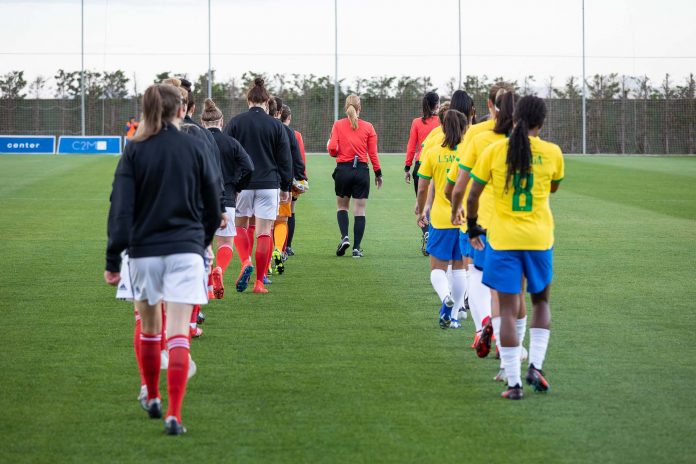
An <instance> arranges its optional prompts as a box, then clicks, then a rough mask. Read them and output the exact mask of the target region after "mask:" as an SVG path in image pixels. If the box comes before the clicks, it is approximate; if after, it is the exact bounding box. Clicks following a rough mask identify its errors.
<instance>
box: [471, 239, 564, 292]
mask: <svg viewBox="0 0 696 464" xmlns="http://www.w3.org/2000/svg"><path fill="white" fill-rule="evenodd" d="M486 248H488V251H487V253H486V263H485V266H484V268H483V283H484V285H486V286H488V287H490V288H492V289H493V290H497V291H499V292H502V293H512V294H515V293H520V292H521V291H522V276H524V277H526V278H527V291H528V292H529V293H539V292H541V291H542V290H544V289H545V288H546V287H548V286H549V285H550V284H551V279H552V277H553V248H551V249H548V250H500V251H497V250H494V249H493V248H491V246H490V245H488V246H487V247H486Z"/></svg>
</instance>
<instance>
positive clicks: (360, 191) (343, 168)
mask: <svg viewBox="0 0 696 464" xmlns="http://www.w3.org/2000/svg"><path fill="white" fill-rule="evenodd" d="M332 177H333V178H334V183H335V187H336V196H337V197H349V198H355V199H358V200H359V199H362V198H367V197H368V196H369V195H370V168H369V167H368V165H367V163H358V164H357V166H356V167H353V163H337V164H336V169H335V170H334V172H333V175H332Z"/></svg>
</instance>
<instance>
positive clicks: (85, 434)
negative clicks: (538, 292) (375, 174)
mask: <svg viewBox="0 0 696 464" xmlns="http://www.w3.org/2000/svg"><path fill="white" fill-rule="evenodd" d="M383 161H384V168H383V169H384V171H385V186H384V189H383V190H382V191H380V192H377V191H376V190H373V192H372V196H371V198H370V202H369V205H368V216H367V233H366V236H365V239H364V243H363V248H364V249H365V258H363V259H362V260H353V259H352V258H348V257H346V258H342V259H339V258H337V257H336V256H335V255H334V250H335V246H336V244H337V241H338V230H337V226H336V224H335V205H334V195H333V189H332V183H331V176H330V173H331V169H332V168H333V160H331V159H329V158H328V157H324V156H321V157H320V156H312V157H310V158H309V161H308V169H309V174H310V183H311V191H310V192H309V193H308V194H307V195H305V196H303V197H302V199H301V200H300V202H299V203H298V205H297V233H296V238H295V243H294V244H293V245H294V248H295V250H296V252H297V256H295V257H293V258H290V260H289V262H288V264H287V271H286V273H285V274H284V275H282V276H273V277H272V278H273V280H274V282H273V284H272V285H271V286H270V290H271V293H270V294H269V295H267V296H257V295H253V294H251V293H244V294H237V293H236V292H234V289H233V286H232V285H231V284H232V282H233V279H234V277H236V273H237V270H238V268H239V262H238V259H237V258H236V257H235V261H234V262H233V265H232V266H231V269H230V271H229V272H228V274H227V276H226V281H227V284H228V293H227V296H226V298H225V299H224V300H223V301H215V302H213V303H212V304H211V305H209V306H208V307H207V308H205V311H206V312H207V314H208V320H207V321H206V323H205V325H204V326H203V328H204V329H205V333H204V336H203V337H202V338H201V339H199V340H194V341H193V343H192V354H193V357H194V359H195V360H196V362H197V363H198V374H197V375H196V376H195V377H194V378H193V379H192V380H191V382H190V383H189V388H188V394H187V396H186V401H185V405H184V422H185V424H186V425H187V426H188V428H189V433H188V434H187V435H186V436H184V437H179V438H170V437H165V436H164V435H163V433H162V429H163V427H162V423H161V422H160V421H151V420H149V419H147V418H146V415H145V413H144V412H143V411H142V410H141V409H140V407H139V405H138V403H137V402H136V396H137V393H138V388H139V385H138V384H139V380H138V376H137V372H136V365H135V361H134V358H133V349H132V327H133V316H132V309H131V307H130V306H129V304H127V303H124V302H119V301H116V300H115V299H114V290H113V288H111V287H108V286H106V285H105V284H104V282H103V279H102V273H103V269H104V259H103V255H104V247H105V224H106V213H107V208H108V197H109V192H110V188H111V179H112V175H113V170H114V167H115V165H116V162H117V158H110V157H89V156H87V157H68V156H61V157H57V156H56V157H48V156H47V157H16V156H3V157H0V238H1V240H0V257H2V262H1V264H2V265H1V266H0V310H1V315H2V325H3V331H2V344H1V346H2V354H1V355H0V411H1V412H2V416H1V418H0V436H1V437H2V445H0V462H47V463H48V462H50V463H54V462H79V463H84V462H262V463H269V462H282V463H288V462H349V463H363V462H364V463H373V462H394V463H403V462H418V463H422V462H442V463H454V462H460V463H463V462H491V463H495V462H504V463H510V462H521V463H522V462H546V463H562V462H577V463H587V462H626V463H638V462H641V463H642V462H646V463H654V462H670V463H675V462H693V460H694V454H695V453H696V440H694V437H696V420H695V419H694V417H695V416H696V400H694V385H696V362H695V360H696V343H695V342H696V335H695V334H696V277H694V276H695V272H696V158H656V157H650V158H647V157H630V158H627V157H592V158H577V157H568V158H567V167H566V174H567V175H566V179H565V181H564V182H563V185H562V187H561V189H560V190H559V192H558V193H557V194H556V195H555V196H554V197H553V198H552V207H553V210H554V214H555V217H556V223H557V229H556V251H555V263H556V272H555V281H554V287H553V290H552V293H551V295H552V311H553V323H552V325H553V328H552V335H551V342H550V347H549V353H548V357H547V361H546V363H545V366H544V368H545V370H546V371H547V374H548V378H549V380H550V382H551V384H552V391H551V392H550V393H549V394H546V395H538V394H533V393H532V392H531V391H529V389H527V390H526V393H527V396H526V398H525V399H524V400H523V401H521V402H508V401H503V400H502V399H500V398H499V393H500V392H501V390H502V387H501V385H500V384H496V383H494V382H493V381H492V378H493V376H494V374H495V373H496V370H497V362H496V361H495V360H494V359H492V357H491V359H484V360H480V359H478V358H476V356H475V353H474V352H473V350H471V349H470V348H468V346H469V345H470V343H471V338H472V333H473V328H472V322H471V321H470V320H469V321H466V323H465V324H464V328H463V329H461V330H449V331H442V330H440V329H439V328H438V326H437V322H436V314H437V310H438V305H437V299H436V297H435V295H434V292H433V291H432V289H431V287H430V283H429V277H428V261H427V259H426V258H424V257H423V256H421V255H420V252H419V231H418V229H417V227H416V225H415V223H414V216H413V213H412V210H413V204H414V195H413V190H412V187H411V186H406V185H405V184H404V182H403V177H402V176H403V173H402V169H401V163H402V162H403V159H402V157H386V156H385V157H384V158H383ZM351 227H352V226H351ZM163 387H164V382H163ZM165 401H166V399H165Z"/></svg>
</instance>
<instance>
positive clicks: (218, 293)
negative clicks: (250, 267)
mask: <svg viewBox="0 0 696 464" xmlns="http://www.w3.org/2000/svg"><path fill="white" fill-rule="evenodd" d="M211 275H212V278H213V295H215V298H216V299H218V300H222V297H223V296H224V295H225V285H224V284H223V282H222V268H221V267H220V266H218V267H216V268H215V269H213V272H212V273H211Z"/></svg>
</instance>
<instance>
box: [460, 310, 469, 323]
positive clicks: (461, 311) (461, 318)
mask: <svg viewBox="0 0 696 464" xmlns="http://www.w3.org/2000/svg"><path fill="white" fill-rule="evenodd" d="M458 316H459V320H462V321H465V320H466V319H467V318H468V317H469V313H467V312H466V311H465V310H464V308H459V314H458Z"/></svg>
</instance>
